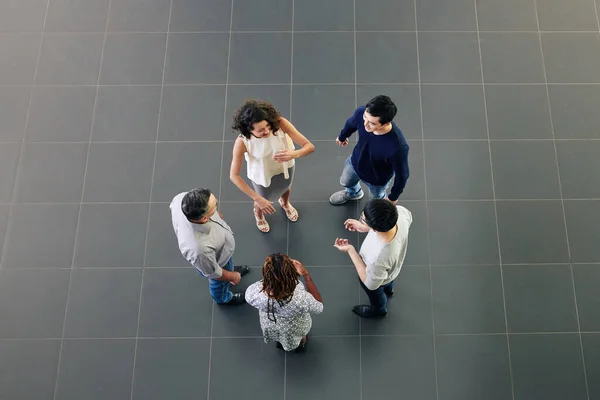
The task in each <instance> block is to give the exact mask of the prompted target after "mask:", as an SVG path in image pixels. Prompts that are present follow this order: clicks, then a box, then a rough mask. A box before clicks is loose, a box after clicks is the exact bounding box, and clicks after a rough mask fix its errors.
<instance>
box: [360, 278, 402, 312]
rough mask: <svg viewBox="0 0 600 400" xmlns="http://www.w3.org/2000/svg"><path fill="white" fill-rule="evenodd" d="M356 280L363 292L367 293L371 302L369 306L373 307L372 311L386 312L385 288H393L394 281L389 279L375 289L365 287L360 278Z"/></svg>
mask: <svg viewBox="0 0 600 400" xmlns="http://www.w3.org/2000/svg"><path fill="white" fill-rule="evenodd" d="M358 281H359V283H360V287H362V288H363V290H364V291H365V293H366V294H367V297H368V298H369V302H370V303H371V308H372V309H373V311H374V312H376V313H385V312H387V309H386V307H385V306H386V305H387V295H386V294H385V290H386V289H387V290H388V291H389V290H393V289H394V281H391V282H390V283H388V284H387V285H382V286H379V287H378V288H377V289H375V290H369V289H367V287H366V286H365V284H364V283H362V281H361V280H360V278H359V279H358Z"/></svg>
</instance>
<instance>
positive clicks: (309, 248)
mask: <svg viewBox="0 0 600 400" xmlns="http://www.w3.org/2000/svg"><path fill="white" fill-rule="evenodd" d="M295 207H296V209H297V210H298V213H299V214H300V215H301V217H300V219H299V220H298V221H297V222H295V223H290V228H289V238H288V240H289V245H288V246H289V254H290V257H292V258H297V259H299V260H301V261H302V262H303V263H304V265H325V266H326V265H350V263H351V260H350V256H348V254H345V253H342V252H341V251H339V250H337V249H335V248H334V247H333V243H334V242H335V239H336V238H344V239H348V240H349V241H350V243H351V244H353V245H354V246H358V234H357V233H356V232H348V231H347V230H346V229H345V228H344V221H346V220H347V219H348V218H357V217H358V215H357V214H358V212H357V209H356V204H355V203H353V202H350V203H347V204H344V205H341V206H332V205H331V204H329V202H302V203H296V205H295Z"/></svg>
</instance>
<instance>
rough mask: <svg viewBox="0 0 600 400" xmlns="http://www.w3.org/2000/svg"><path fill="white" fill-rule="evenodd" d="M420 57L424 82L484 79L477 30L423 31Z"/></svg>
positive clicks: (469, 81) (420, 36)
mask: <svg viewBox="0 0 600 400" xmlns="http://www.w3.org/2000/svg"><path fill="white" fill-rule="evenodd" d="M419 29H423V28H422V27H421V26H419ZM419 60H420V68H421V82H423V83H477V82H481V61H480V60H479V43H478V39H477V34H476V33H464V32H462V33H456V32H453V33H437V32H423V33H419Z"/></svg>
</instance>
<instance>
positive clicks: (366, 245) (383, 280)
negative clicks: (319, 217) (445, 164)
mask: <svg viewBox="0 0 600 400" xmlns="http://www.w3.org/2000/svg"><path fill="white" fill-rule="evenodd" d="M411 223H412V214H411V212H410V211H408V210H407V209H406V208H404V207H402V206H395V205H394V204H393V203H392V202H390V201H389V200H387V199H373V200H371V201H369V202H368V203H367V205H366V206H365V208H364V209H363V212H362V213H361V216H360V220H359V221H357V220H355V219H349V220H346V222H344V226H345V227H346V229H348V230H349V231H351V232H357V231H358V232H363V233H366V232H368V234H367V237H366V238H365V240H364V241H363V244H362V246H361V247H360V253H359V252H357V251H356V249H355V248H354V246H353V245H351V244H349V243H348V239H339V238H337V239H336V240H335V244H334V247H335V248H336V249H338V250H340V251H342V252H344V253H348V255H350V258H351V259H352V263H353V264H354V266H355V267H356V272H358V277H359V280H360V286H361V287H362V288H363V290H364V291H365V293H366V294H367V296H368V297H369V301H370V303H371V304H370V305H358V306H354V307H353V308H352V311H353V312H354V313H355V314H358V315H359V316H361V317H365V318H377V317H385V316H386V315H387V309H386V304H387V299H388V297H392V296H393V295H394V279H396V277H397V276H398V274H399V273H400V269H401V268H402V263H403V262H404V257H406V247H407V245H408V229H409V228H410V225H411Z"/></svg>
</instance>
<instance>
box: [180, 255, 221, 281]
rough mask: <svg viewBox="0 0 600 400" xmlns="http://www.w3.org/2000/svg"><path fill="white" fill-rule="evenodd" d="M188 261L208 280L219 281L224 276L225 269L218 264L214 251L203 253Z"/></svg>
mask: <svg viewBox="0 0 600 400" xmlns="http://www.w3.org/2000/svg"><path fill="white" fill-rule="evenodd" d="M188 261H189V262H190V263H191V264H192V265H193V266H194V267H195V268H196V270H198V272H199V273H201V274H202V275H204V277H206V278H208V279H219V278H221V277H222V276H223V269H222V268H221V267H220V266H219V264H218V263H217V259H216V258H215V253H214V252H213V251H210V250H209V251H203V252H201V253H199V254H198V255H197V256H196V257H195V258H193V259H191V260H188Z"/></svg>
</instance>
